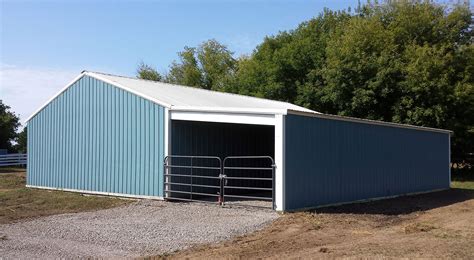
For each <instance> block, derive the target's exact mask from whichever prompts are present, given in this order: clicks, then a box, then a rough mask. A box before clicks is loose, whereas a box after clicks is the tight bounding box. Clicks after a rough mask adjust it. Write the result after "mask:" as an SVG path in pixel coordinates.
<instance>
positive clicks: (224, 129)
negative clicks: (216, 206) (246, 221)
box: [170, 120, 275, 208]
mask: <svg viewBox="0 0 474 260" xmlns="http://www.w3.org/2000/svg"><path fill="white" fill-rule="evenodd" d="M274 131H275V129H274V126H273V125H252V124H233V123H214V122H197V121H185V120H172V122H171V153H170V154H171V155H175V156H176V155H179V156H212V157H217V158H220V160H221V161H222V164H223V165H222V166H223V171H225V174H223V175H225V176H224V179H225V181H224V182H223V185H224V187H223V188H222V189H223V190H222V192H221V191H219V192H220V193H223V194H224V197H223V198H222V199H223V200H224V201H225V204H227V205H233V204H235V205H242V204H245V205H250V206H263V207H268V208H272V207H273V203H272V201H273V199H272V198H273V193H274V192H273V190H274V187H273V186H274V185H273V180H274V176H273V175H274V174H273V172H274V171H273V170H272V168H273V167H274V163H273V158H274V153H275V132H274ZM226 158H227V159H226ZM173 160H175V159H173ZM224 160H225V161H226V163H225V165H224ZM194 163H195V162H194ZM188 164H189V162H188ZM202 170H204V169H201V171H202ZM214 177H218V175H217V174H215V175H214ZM221 177H222V176H221ZM225 177H228V178H227V179H226V178H225ZM193 179H196V178H193ZM221 179H222V178H221ZM214 184H217V181H215V183H214ZM183 186H185V185H183ZM203 189H205V187H203ZM209 189H212V188H211V187H210V188H209ZM212 192H214V194H216V193H217V192H216V191H209V190H206V192H205V193H206V194H207V193H212ZM212 197H213V196H212ZM212 200H214V201H216V200H217V199H216V198H213V199H212Z"/></svg>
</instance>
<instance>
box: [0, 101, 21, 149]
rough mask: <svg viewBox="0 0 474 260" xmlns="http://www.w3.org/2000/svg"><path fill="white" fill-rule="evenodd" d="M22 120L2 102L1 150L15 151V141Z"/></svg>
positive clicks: (0, 108)
mask: <svg viewBox="0 0 474 260" xmlns="http://www.w3.org/2000/svg"><path fill="white" fill-rule="evenodd" d="M19 126H20V120H19V118H18V116H17V115H15V113H13V112H12V111H11V110H10V107H9V106H7V105H5V104H4V103H3V101H2V100H0V149H8V150H9V151H12V150H13V141H15V139H16V137H17V133H16V131H17V129H18V127H19Z"/></svg>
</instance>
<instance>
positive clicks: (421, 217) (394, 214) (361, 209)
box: [172, 189, 474, 259]
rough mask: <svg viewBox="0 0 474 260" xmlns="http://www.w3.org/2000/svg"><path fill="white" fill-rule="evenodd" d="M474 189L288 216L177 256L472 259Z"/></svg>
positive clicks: (201, 257)
mask: <svg viewBox="0 0 474 260" xmlns="http://www.w3.org/2000/svg"><path fill="white" fill-rule="evenodd" d="M473 245H474V190H467V189H453V190H450V191H443V192H436V193H432V194H425V195H419V196H412V197H402V198H397V199H391V200H384V201H377V202H372V203H364V204H353V205H347V206H341V207H334V208H327V209H321V210H318V211H315V212H305V213H293V214H285V215H283V216H282V217H280V218H279V219H278V220H276V221H275V222H273V223H272V224H271V225H269V226H267V227H266V228H265V229H263V230H261V231H259V232H256V233H254V234H251V235H247V236H242V237H239V238H236V239H233V240H231V241H227V242H223V243H220V244H217V245H207V246H201V247H197V248H192V249H188V250H185V251H182V252H180V253H178V254H175V255H173V256H172V257H175V258H195V259H198V258H199V259H214V258H234V259H235V258H239V259H247V258H282V259H285V258H303V259H306V258H322V257H324V258H335V257H336V258H339V257H353V258H401V257H403V258H419V257H422V258H464V259H473V258H474V246H473Z"/></svg>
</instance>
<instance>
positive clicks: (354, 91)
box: [137, 1, 474, 158]
mask: <svg viewBox="0 0 474 260" xmlns="http://www.w3.org/2000/svg"><path fill="white" fill-rule="evenodd" d="M472 15H473V14H472V12H471V11H470V10H469V8H468V6H465V5H455V6H451V7H447V6H445V5H440V4H436V3H434V2H431V1H386V2H383V3H378V2H375V3H372V2H368V3H367V4H363V5H359V6H358V7H357V8H356V9H355V10H354V11H351V10H350V9H348V10H340V11H332V10H329V9H326V10H324V11H323V12H322V13H321V14H319V15H318V16H317V17H315V18H313V19H311V20H309V21H306V22H303V23H301V24H300V25H299V26H298V27H297V28H295V29H293V30H289V31H282V32H280V33H278V34H277V35H273V36H267V37H265V38H264V39H263V42H262V43H261V44H259V45H258V46H257V47H256V48H255V49H254V51H253V52H252V53H251V54H250V55H244V56H241V57H235V56H234V53H233V52H232V51H231V50H229V48H228V47H227V46H225V45H223V44H221V43H219V42H218V41H216V40H214V39H211V40H208V41H205V42H203V43H202V44H200V45H199V46H197V47H188V46H186V47H184V49H183V50H182V51H181V52H179V53H178V60H176V61H174V62H173V63H172V64H171V65H170V66H169V69H168V71H167V72H165V73H163V74H160V73H159V72H158V71H157V70H156V69H154V68H153V67H151V66H150V65H147V64H144V63H141V64H140V65H139V66H138V68H137V77H138V78H142V79H148V80H155V81H163V82H168V83H175V84H179V85H186V86H193V87H197V88H205V89H211V90H216V91H223V92H231V93H238V94H243V95H250V96H257V97H264V98H269V99H275V100H281V101H287V102H291V103H295V104H298V105H301V106H304V107H306V108H309V109H312V110H316V111H319V112H323V113H329V114H337V115H343V116H351V117H358V118H366V119H373V120H382V121H387V122H395V123H402V124H411V125H417V126H427V127H435V128H443V129H449V130H452V131H453V132H454V134H453V138H452V146H453V147H452V152H453V157H456V158H459V157H460V156H461V157H462V156H463V155H465V154H467V153H469V152H474V47H473V44H472V43H473V29H474V28H473V26H472V24H473V22H472V17H473V16H472Z"/></svg>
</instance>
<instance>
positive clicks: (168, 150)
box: [162, 107, 172, 199]
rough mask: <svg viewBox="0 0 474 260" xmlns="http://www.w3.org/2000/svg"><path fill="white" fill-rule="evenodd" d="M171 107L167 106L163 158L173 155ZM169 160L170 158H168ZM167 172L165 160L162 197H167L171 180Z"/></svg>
mask: <svg viewBox="0 0 474 260" xmlns="http://www.w3.org/2000/svg"><path fill="white" fill-rule="evenodd" d="M170 113H171V112H170V109H169V108H167V107H165V120H164V121H165V124H164V125H165V133H164V147H165V148H164V155H163V160H165V158H167V156H169V155H171V154H172V153H171V116H170ZM168 160H170V159H169V158H168ZM166 174H167V169H166V162H165V161H164V162H163V176H162V180H163V185H162V189H163V190H162V192H163V194H162V198H163V199H166V183H167V182H169V177H168V176H167V175H166Z"/></svg>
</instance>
